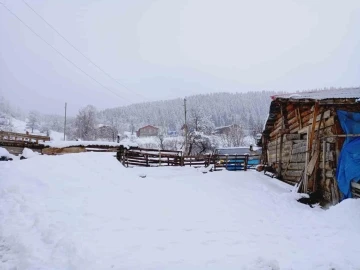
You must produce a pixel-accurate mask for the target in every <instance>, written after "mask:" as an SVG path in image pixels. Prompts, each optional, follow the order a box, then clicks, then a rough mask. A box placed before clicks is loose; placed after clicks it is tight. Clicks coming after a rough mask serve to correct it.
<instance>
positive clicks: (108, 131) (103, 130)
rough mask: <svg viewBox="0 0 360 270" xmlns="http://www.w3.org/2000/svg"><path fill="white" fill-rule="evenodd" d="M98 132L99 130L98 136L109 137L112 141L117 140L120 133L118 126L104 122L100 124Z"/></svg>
mask: <svg viewBox="0 0 360 270" xmlns="http://www.w3.org/2000/svg"><path fill="white" fill-rule="evenodd" d="M96 132H97V138H101V139H107V140H112V141H115V140H116V138H117V134H118V132H117V130H116V128H114V127H112V126H109V125H103V124H99V125H98V127H97V130H96Z"/></svg>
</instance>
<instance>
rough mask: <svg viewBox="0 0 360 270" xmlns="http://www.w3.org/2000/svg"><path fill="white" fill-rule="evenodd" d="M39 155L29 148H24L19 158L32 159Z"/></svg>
mask: <svg viewBox="0 0 360 270" xmlns="http://www.w3.org/2000/svg"><path fill="white" fill-rule="evenodd" d="M37 155H39V153H37V152H34V151H33V150H31V149H29V148H24V150H23V152H22V154H21V156H22V157H24V158H32V157H34V156H37Z"/></svg>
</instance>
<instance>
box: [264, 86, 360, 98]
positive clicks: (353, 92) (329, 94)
mask: <svg viewBox="0 0 360 270" xmlns="http://www.w3.org/2000/svg"><path fill="white" fill-rule="evenodd" d="M271 98H272V99H273V100H275V99H278V98H285V99H313V100H323V99H333V98H360V88H344V89H331V90H320V91H310V92H298V93H292V94H282V95H275V96H272V97H271Z"/></svg>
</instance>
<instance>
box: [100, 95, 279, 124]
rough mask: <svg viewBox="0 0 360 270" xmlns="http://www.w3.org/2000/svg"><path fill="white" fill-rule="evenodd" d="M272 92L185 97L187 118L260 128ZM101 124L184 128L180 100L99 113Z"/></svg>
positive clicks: (149, 103)
mask: <svg viewBox="0 0 360 270" xmlns="http://www.w3.org/2000/svg"><path fill="white" fill-rule="evenodd" d="M278 93H279V92H274V91H262V92H247V93H214V94H202V95H194V96H189V97H187V98H186V99H187V117H188V121H191V119H193V118H194V117H198V118H199V117H200V118H201V119H202V120H203V122H207V123H208V125H211V126H213V127H219V126H226V125H230V124H239V125H242V126H243V127H244V128H249V129H251V128H253V126H254V125H255V126H261V127H262V126H263V123H264V121H265V120H266V117H267V115H268V112H269V104H270V102H271V98H270V96H272V95H274V94H278ZM99 120H100V122H102V123H103V124H109V125H114V126H118V127H124V128H125V129H127V130H131V129H137V128H139V127H141V126H144V125H149V124H150V125H156V126H160V127H164V128H166V129H169V130H179V128H180V127H181V126H182V125H183V124H184V99H180V98H178V99H173V100H165V101H154V102H146V103H140V104H133V105H129V106H124V107H118V108H113V109H106V110H104V111H100V112H99ZM119 121H120V122H119Z"/></svg>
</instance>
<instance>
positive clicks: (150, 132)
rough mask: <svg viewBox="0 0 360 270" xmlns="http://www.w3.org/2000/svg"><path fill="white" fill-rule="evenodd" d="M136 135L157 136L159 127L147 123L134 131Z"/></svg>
mask: <svg viewBox="0 0 360 270" xmlns="http://www.w3.org/2000/svg"><path fill="white" fill-rule="evenodd" d="M136 135H137V136H138V137H150V136H158V135H159V128H157V127H154V126H151V125H147V126H145V127H142V128H139V130H138V131H136Z"/></svg>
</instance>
